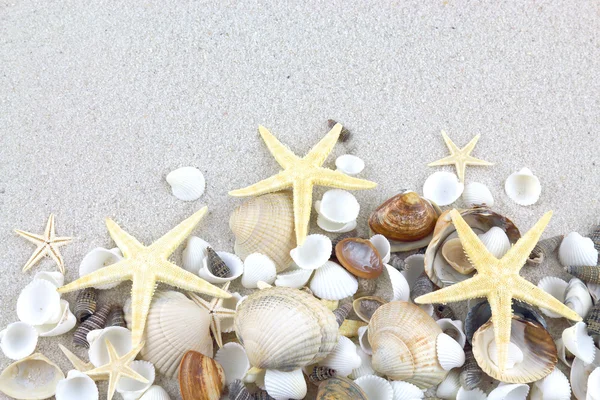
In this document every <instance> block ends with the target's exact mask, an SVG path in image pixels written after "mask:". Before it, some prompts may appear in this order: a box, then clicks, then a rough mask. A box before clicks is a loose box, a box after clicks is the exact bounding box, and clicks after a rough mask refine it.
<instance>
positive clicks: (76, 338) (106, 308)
mask: <svg viewBox="0 0 600 400" xmlns="http://www.w3.org/2000/svg"><path fill="white" fill-rule="evenodd" d="M110 308H111V306H110V305H108V304H105V305H103V306H102V307H100V308H99V309H98V310H96V312H95V313H94V314H92V315H91V316H90V317H89V318H87V319H86V320H85V321H83V322H82V323H81V325H79V326H78V327H77V329H76V330H75V334H74V335H73V344H74V345H75V346H80V347H85V348H86V349H87V348H89V347H90V343H89V342H88V338H87V336H88V333H89V332H91V331H93V330H96V329H102V328H104V327H105V326H106V320H107V319H108V314H109V313H110Z"/></svg>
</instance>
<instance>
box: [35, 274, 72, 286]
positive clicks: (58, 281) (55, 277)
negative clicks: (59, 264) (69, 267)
mask: <svg viewBox="0 0 600 400" xmlns="http://www.w3.org/2000/svg"><path fill="white" fill-rule="evenodd" d="M33 279H34V280H35V279H43V280H45V281H48V282H50V283H51V284H53V285H54V286H56V287H57V288H58V287H61V286H62V285H64V283H65V276H64V275H63V274H62V273H61V272H60V271H40V272H37V273H36V274H35V275H34V276H33Z"/></svg>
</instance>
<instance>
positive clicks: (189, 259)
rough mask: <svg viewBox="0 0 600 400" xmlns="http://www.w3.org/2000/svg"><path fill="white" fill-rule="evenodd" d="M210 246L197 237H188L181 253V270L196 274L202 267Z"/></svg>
mask: <svg viewBox="0 0 600 400" xmlns="http://www.w3.org/2000/svg"><path fill="white" fill-rule="evenodd" d="M208 247H210V244H208V242H206V241H205V240H204V239H200V238H199V237H197V236H190V237H189V238H188V240H187V242H186V245H185V249H183V252H182V253H181V258H182V265H183V269H185V270H186V271H189V272H191V273H193V274H197V273H198V271H200V268H202V267H203V266H204V259H205V258H206V256H207V255H208V254H207V253H206V249H207V248H208Z"/></svg>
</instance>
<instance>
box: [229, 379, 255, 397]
mask: <svg viewBox="0 0 600 400" xmlns="http://www.w3.org/2000/svg"><path fill="white" fill-rule="evenodd" d="M254 399H255V397H254V395H252V394H250V392H249V391H248V389H247V388H246V385H244V382H242V381H241V380H240V379H236V380H235V381H233V382H231V383H230V384H229V400H254Z"/></svg>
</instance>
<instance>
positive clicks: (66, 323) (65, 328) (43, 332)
mask: <svg viewBox="0 0 600 400" xmlns="http://www.w3.org/2000/svg"><path fill="white" fill-rule="evenodd" d="M60 306H61V317H60V319H59V320H58V321H57V322H55V323H53V324H46V325H36V326H35V329H36V330H37V331H38V333H39V335H40V336H42V337H50V336H60V335H63V334H65V333H67V332H69V331H70V330H71V329H73V328H75V324H76V323H77V320H76V318H75V315H73V313H72V312H71V309H70V308H69V302H68V301H66V300H61V301H60Z"/></svg>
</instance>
